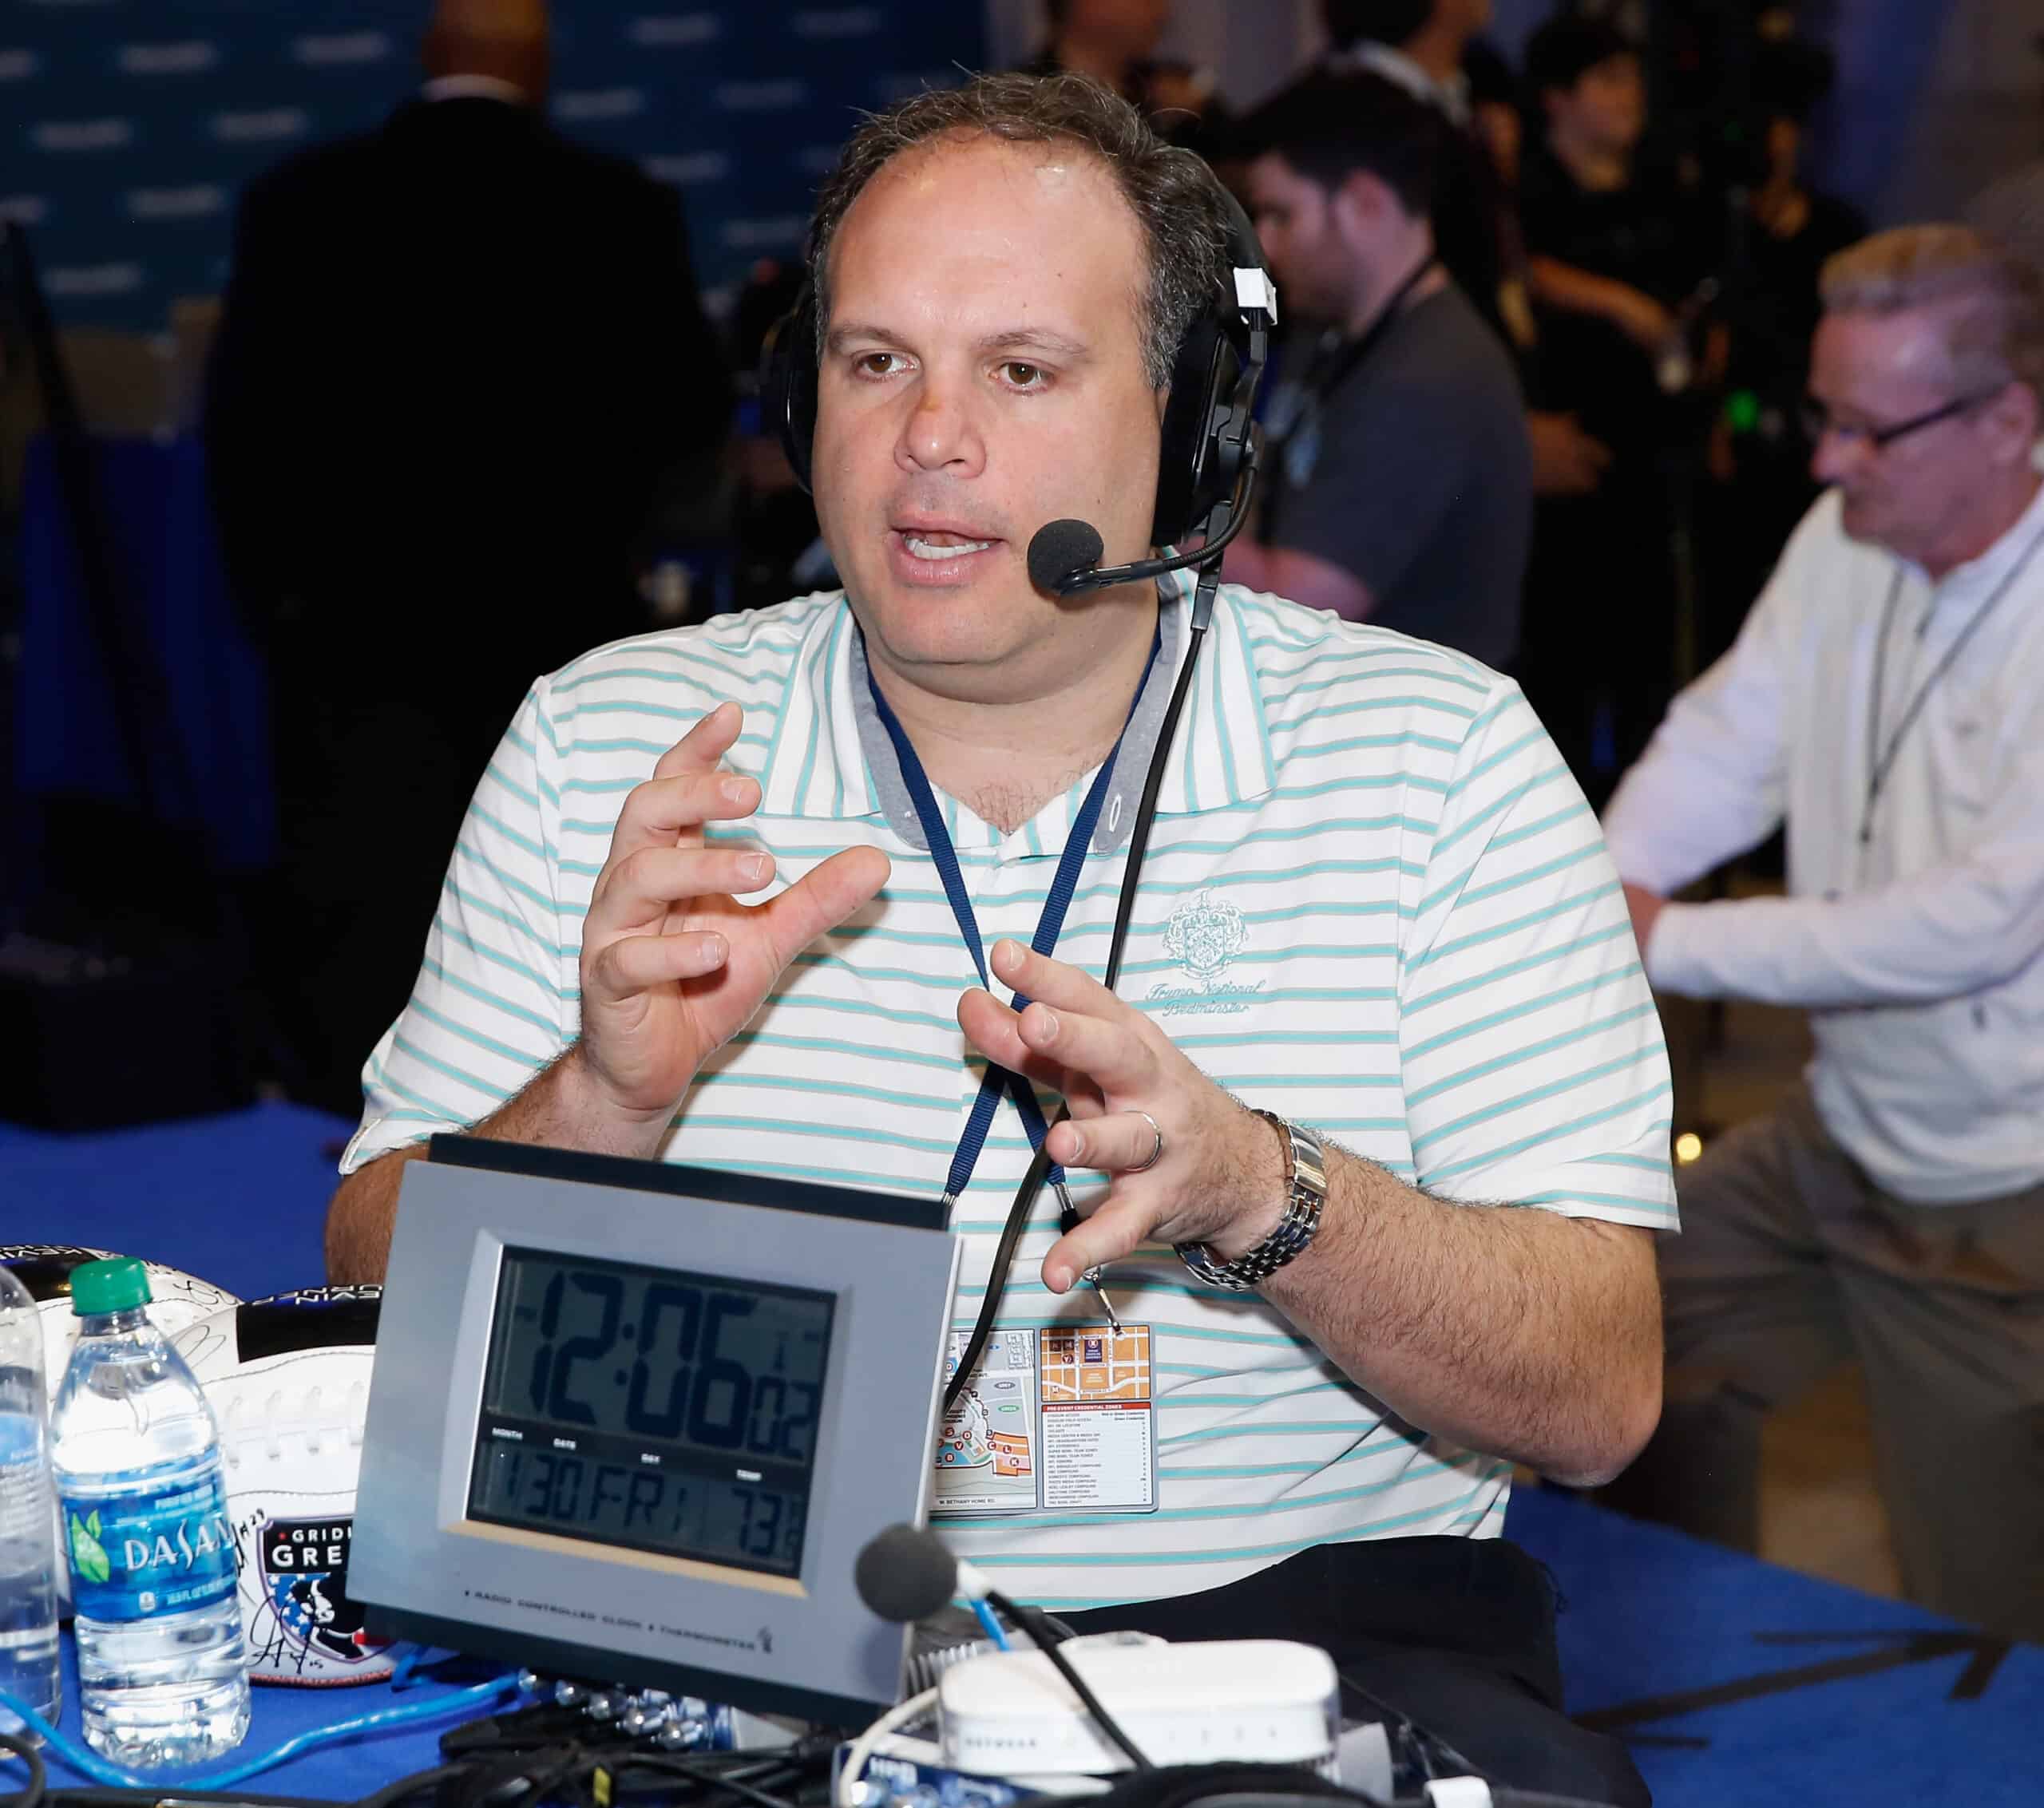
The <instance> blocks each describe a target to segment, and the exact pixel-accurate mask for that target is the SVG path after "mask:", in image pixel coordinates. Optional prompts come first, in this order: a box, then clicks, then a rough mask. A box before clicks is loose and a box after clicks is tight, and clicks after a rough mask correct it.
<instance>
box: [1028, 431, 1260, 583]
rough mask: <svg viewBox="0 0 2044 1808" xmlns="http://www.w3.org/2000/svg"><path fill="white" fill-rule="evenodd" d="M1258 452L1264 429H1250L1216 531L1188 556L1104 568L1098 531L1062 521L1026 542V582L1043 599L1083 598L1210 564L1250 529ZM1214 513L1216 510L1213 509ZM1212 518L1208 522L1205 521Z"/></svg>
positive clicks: (1087, 523) (1174, 555) (1085, 524)
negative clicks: (1230, 496)
mask: <svg viewBox="0 0 2044 1808" xmlns="http://www.w3.org/2000/svg"><path fill="white" fill-rule="evenodd" d="M1262 450H1263V429H1262V428H1261V427H1258V426H1255V425H1252V426H1251V427H1250V429H1249V433H1248V436H1247V442H1246V445H1244V447H1243V449H1242V470H1241V474H1240V477H1238V480H1237V482H1236V485H1235V490H1234V497H1233V500H1232V501H1231V502H1230V505H1229V508H1228V511H1227V514H1226V517H1225V520H1224V522H1223V524H1222V527H1221V528H1220V530H1219V532H1217V533H1215V534H1214V535H1213V536H1212V537H1211V538H1210V539H1208V540H1206V541H1204V542H1203V543H1202V544H1201V545H1199V546H1198V547H1197V548H1194V550H1193V551H1192V552H1175V553H1172V554H1171V555H1169V556H1167V557H1165V558H1162V559H1139V560H1135V563H1133V564H1127V565H1103V564H1099V562H1098V561H1099V556H1100V555H1101V553H1102V552H1104V551H1105V550H1106V547H1105V544H1104V543H1103V541H1102V540H1101V538H1100V530H1099V528H1096V527H1095V526H1094V525H1093V524H1092V523H1091V522H1090V521H1080V520H1073V519H1072V518H1071V517H1069V516H1067V517H1066V518H1065V519H1064V520H1056V521H1052V522H1050V523H1048V524H1046V525H1045V526H1043V527H1040V528H1037V529H1036V533H1035V534H1034V536H1032V538H1031V540H1030V541H1029V556H1028V564H1029V581H1030V583H1032V584H1034V585H1035V586H1036V588H1037V589H1039V590H1040V591H1044V592H1045V593H1046V594H1048V593H1050V592H1051V591H1056V593H1057V594H1058V595H1060V596H1083V595H1084V594H1085V593H1086V592H1087V591H1089V590H1107V589H1109V588H1111V587H1112V586H1114V585H1115V584H1135V583H1137V582H1139V581H1141V580H1145V579H1151V578H1160V577H1162V576H1163V575H1164V574H1165V573H1166V572H1182V571H1184V570H1185V569H1186V568H1187V567H1189V566H1192V565H1201V566H1206V565H1209V564H1210V563H1211V561H1212V560H1214V559H1215V558H1216V557H1217V556H1218V555H1219V554H1220V553H1221V552H1222V551H1223V550H1224V549H1225V548H1226V546H1227V544H1228V543H1229V541H1230V540H1233V539H1234V537H1235V536H1236V535H1237V534H1238V533H1240V532H1242V529H1243V528H1245V527H1246V526H1247V525H1248V524H1249V508H1248V507H1247V503H1248V500H1249V496H1250V492H1251V491H1252V490H1253V489H1254V487H1255V483H1256V468H1257V465H1258V461H1259V459H1260V457H1261V456H1262ZM1218 512H1219V511H1218V509H1217V510H1216V513H1217V514H1218ZM1213 518H1214V517H1213V516H1209V517H1208V519H1209V520H1212V519H1213Z"/></svg>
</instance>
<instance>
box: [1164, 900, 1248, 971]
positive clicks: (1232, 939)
mask: <svg viewBox="0 0 2044 1808" xmlns="http://www.w3.org/2000/svg"><path fill="white" fill-rule="evenodd" d="M1248 936H1249V930H1248V928H1247V926H1246V925H1245V924H1244V923H1243V922H1242V912H1240V911H1238V909H1236V908H1235V907H1234V905H1233V904H1227V903H1225V902H1224V903H1222V904H1216V903H1214V894H1213V893H1212V892H1199V893H1198V895H1197V896H1195V897H1194V899H1193V900H1192V902H1191V903H1190V904H1180V905H1179V906H1178V908H1177V909H1176V910H1175V911H1173V912H1171V920H1170V921H1169V922H1168V923H1167V924H1165V925H1164V952H1165V953H1167V955H1170V956H1171V959H1174V960H1175V961H1177V962H1178V963H1179V964H1180V965H1182V967H1184V968H1185V970H1186V972H1188V973H1189V974H1190V975H1192V977H1193V978H1194V979H1197V980H1198V982H1199V983H1201V984H1202V986H1210V985H1212V984H1213V983H1214V982H1215V981H1217V980H1218V979H1220V978H1221V976H1222V975H1223V974H1224V973H1226V971H1228V963H1229V962H1230V961H1231V960H1233V959H1234V958H1235V956H1236V955H1238V954H1240V953H1241V952H1242V944H1243V942H1244V941H1246V940H1247V939H1248Z"/></svg>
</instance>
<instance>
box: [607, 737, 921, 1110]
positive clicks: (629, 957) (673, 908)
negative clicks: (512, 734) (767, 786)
mask: <svg viewBox="0 0 2044 1808" xmlns="http://www.w3.org/2000/svg"><path fill="white" fill-rule="evenodd" d="M742 720H743V718H742V714H741V712H740V711H739V707H738V706H737V705H736V704H735V703H723V704H720V705H719V706H718V707H717V708H716V709H715V710H712V711H711V713H710V714H708V715H707V716H705V717H704V718H703V719H702V720H701V721H700V722H698V723H696V725H695V726H694V727H693V728H691V730H689V731H688V732H687V734H685V735H683V737H682V738H681V739H680V740H679V741H678V742H675V745H674V746H672V747H671V748H669V749H668V750H667V752H666V753H664V754H662V755H661V756H660V764H659V765H658V766H656V767H655V768H654V769H653V776H652V777H651V778H650V779H648V781H646V782H645V783H644V785H640V786H639V787H638V788H637V789H636V790H634V791H633V792H632V793H631V795H630V796H629V797H627V798H626V799H625V800H624V809H622V810H621V811H620V812H619V813H618V818H617V827H616V831H615V832H614V833H613V834H612V837H611V845H610V855H609V857H608V859H607V860H605V861H604V868H603V871H602V872H600V873H599V874H598V875H597V876H596V888H595V890H594V892H592V895H591V896H590V900H589V912H588V918H587V919H586V920H585V921H584V925H583V932H582V959H581V977H582V1037H581V1041H580V1043H579V1044H578V1045H577V1047H576V1059H577V1060H578V1061H579V1062H580V1065H581V1067H582V1069H583V1071H584V1074H585V1075H586V1077H587V1078H588V1080H589V1081H590V1082H592V1084H593V1085H594V1086H596V1089H597V1091H598V1094H599V1096H600V1098H601V1099H602V1100H603V1102H604V1104H605V1105H606V1106H608V1108H609V1109H610V1110H612V1111H614V1112H616V1114H619V1115H620V1116H623V1117H626V1118H633V1119H637V1120H640V1121H644V1122H648V1123H650V1122H655V1121H657V1122H660V1123H662V1124H664V1123H665V1122H666V1120H667V1117H668V1116H669V1114H671V1112H672V1111H673V1110H674V1108H675V1105H676V1103H677V1102H679V1099H680V1098H681V1096H682V1094H683V1093H684V1092H686V1091H687V1090H688V1085H689V1082H690V1081H691V1080H692V1079H693V1078H695V1072H696V1070H697V1069H698V1068H699V1067H700V1066H702V1064H703V1062H704V1061H705V1060H706V1059H707V1058H708V1057H709V1056H710V1055H711V1054H713V1053H715V1051H716V1050H718V1049H719V1048H721V1047H722V1046H723V1045H724V1043H725V1042H728V1041H729V1040H730V1039H731V1037H733V1036H734V1035H736V1034H737V1033H738V1032H739V1031H740V1030H742V1029H743V1028H744V1027H745V1025H746V1023H747V1022H748V1021H749V1020H750V1019H751V1016H752V1015H753V1013H754V1012H755V1011H757V1010H758V1009H759V1007H760V1005H761V1004H762V1003H763V1002H764V1000H765V999H766V997H767V992H768V991H770V989H771V988H772V987H773V984H774V981H775V980H776V979H778V978H779V977H780V975H781V973H782V970H783V969H784V968H786V966H787V964H788V963H789V962H790V961H791V960H793V959H794V957H795V956H796V955H798V954H799V953H800V952H801V951H802V949H804V948H806V947H807V946H808V945H809V944H810V943H811V942H812V941H814V940H815V939H816V937H817V936H820V935H822V933H824V932H825V931H826V930H830V929H834V928H837V927H838V925H839V924H842V922H844V920H846V918H847V917H849V916H850V915H851V914H852V912H854V911H855V910H857V909H858V908H859V907H860V906H861V905H862V904H865V903H866V902H867V901H868V900H869V899H871V898H872V897H873V896H874V894H875V893H877V892H878V891H879V889H880V888H881V886H882V885H883V884H885V883H886V880H887V872H888V865H887V857H886V856H885V854H883V853H881V852H880V850H879V849H877V848H847V849H845V850H844V851H843V852H842V853H836V854H833V855H832V856H831V857H830V859H828V860H825V861H824V862H823V863H822V864H821V865H819V866H818V867H816V868H814V869H813V870H812V871H810V872H809V873H808V874H807V875H806V876H805V877H803V878H802V879H801V880H798V881H797V882H796V883H795V884H792V885H790V886H789V887H788V888H787V889H786V891H784V892H782V893H781V894H780V896H778V897H776V898H774V899H773V900H771V901H770V902H769V903H767V904H741V903H740V902H739V898H740V896H743V895H744V894H745V893H747V892H757V891H760V890H762V889H763V888H765V887H766V886H767V885H768V884H770V883H771V882H772V880H773V877H774V860H773V857H772V856H771V855H770V854H767V853H763V852H762V851H760V850H759V849H756V848H739V847H727V846H711V845H707V843H706V841H705V838H704V836H703V825H705V824H706V823H711V822H721V821H734V820H736V819H739V818H742V817H749V816H751V814H752V813H753V812H754V811H755V809H758V808H759V782H758V781H757V780H755V779H751V778H743V777H738V776H737V775H736V774H735V773H730V772H727V771H725V770H723V769H721V768H720V767H719V764H718V762H719V761H720V760H721V759H722V758H723V756H724V754H726V753H727V752H728V751H729V750H730V749H731V745H732V743H733V742H735V741H736V740H737V739H738V734H739V726H740V725H741V722H742Z"/></svg>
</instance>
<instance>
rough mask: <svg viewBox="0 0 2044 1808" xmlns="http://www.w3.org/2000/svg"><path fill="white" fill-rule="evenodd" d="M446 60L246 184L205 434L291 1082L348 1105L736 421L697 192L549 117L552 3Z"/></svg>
mask: <svg viewBox="0 0 2044 1808" xmlns="http://www.w3.org/2000/svg"><path fill="white" fill-rule="evenodd" d="M425 65H426V73H427V75H428V77H429V80H428V81H427V82H426V86H425V88H424V89H423V91H422V93H420V94H419V95H418V97H415V98H414V99H412V100H410V101H407V102H406V103H405V104H404V105H402V106H400V107H399V108H398V109H397V111H396V112H395V113H394V114H392V116H391V117H390V119H389V120H388V121H386V122H385V123H384V125H382V127H381V128H380V129H377V130H375V131H373V132H370V133H364V134H362V135H360V136H354V137H350V138H346V139H343V140H339V141H338V142H335V143H332V144H326V145H323V146H320V147H318V148H314V149H312V150H310V151H308V152H303V153H302V154H300V155H299V156H294V157H292V158H291V159H290V160H287V162H286V163H284V164H283V165H281V166H280V167H279V168H276V169H274V170H272V171H271V172H267V174H265V175H264V176H262V177H260V178H259V179H258V180H255V181H254V182H252V184H250V185H249V187H248V191H247V192H246V193H245V195H244V197H243V200H242V202H241V207H240V216H239V218H238V220H237V223H236V239H235V248H234V261H233V266H232V274H231V275H230V278H229V280H228V286H227V292H226V295H225V298H224V304H223V309H222V316H221V321H220V330H219V334H218V337H217V338H216V342H215V346H214V350H213V354H212V362H211V367H210V371H209V378H208V398H207V405H206V410H205V418H204V432H205V437H206V441H207V447H208V457H209V461H210V468H211V471H212V487H213V500H214V510H215V515H216V520H217V523H218V527H219V531H220V541H221V549H222V552H223V556H224V559H225V561H226V564H227V568H228V577H229V580H230V582H231V584H232V588H233V590H234V592H235V595H236V600H237V603H238V606H239V607H240V611H241V613H242V615H243V618H244V620H245V622H246V623H247V624H248V627H249V629H250V631H251V632H252V635H254V637H255V639H256V640H257V641H258V643H259V644H260V645H262V646H263V647H264V648H265V649H266V650H267V652H268V654H269V656H270V661H271V675H272V680H273V688H274V698H273V703H274V738H275V758H276V770H277V777H278V789H279V804H280V813H281V824H280V826H281V831H282V835H281V839H282V844H283V857H282V860H281V864H280V868H279V873H278V875H277V883H278V888H279V896H277V897H276V898H275V900H273V901H272V903H271V908H267V909H266V910H265V911H264V912H263V913H262V916H263V920H265V921H266V922H267V923H268V924H271V925H272V926H273V928H272V930H271V932H270V933H268V934H267V935H263V936H259V938H258V940H259V942H264V943H267V947H259V948H258V951H257V953H258V958H259V962H260V963H261V965H262V967H263V970H264V971H265V972H266V973H267V980H266V983H265V987H264V989H265V991H266V993H267V998H268V1001H269V1003H270V1007H271V1015H272V1016H273V1018H274V1019H275V1028H276V1031H277V1032H278V1040H279V1042H280V1043H281V1045H282V1046H281V1049H280V1050H279V1054H280V1061H279V1066H280V1067H281V1068H282V1070H283V1074H284V1077H285V1079H286V1083H287V1086H288V1087H289V1088H290V1090H291V1091H292V1092H293V1093H294V1094H295V1095H297V1096H301V1097H303V1098H306V1099H307V1100H308V1101H310V1102H316V1103H319V1104H321V1105H323V1106H327V1107H328V1108H330V1109H333V1110H342V1111H345V1112H347V1113H349V1114H353V1113H355V1112H356V1111H357V1110H359V1108H360V1088H359V1080H358V1062H360V1059H361V1051H362V1049H364V1048H366V1047H368V1046H371V1045H372V1044H374V1042H376V1040H377V1038H378V1035H380V1034H381V1032H382V1030H383V1028H384V1027H385V1026H386V1025H387V1024H388V1023H390V1021H391V1019H394V1017H395V1016H396V1015H397V1013H398V1010H399V1009H400V1007H402V1005H403V1003H404V1000H405V998H406V995H407V993H408V992H409V991H410V987H411V983H412V981H413V979H414V977H415V975H416V973H417V971H418V960H419V951H420V948H421V944H422V937H423V927H424V925H425V924H426V923H427V922H429V921H430V919H431V917H432V915H433V912H434V908H435V906H436V900H438V902H439V903H440V904H442V906H443V907H445V906H446V904H447V903H448V900H444V899H442V897H441V892H442V877H443V874H445V873H446V848H447V845H448V844H449V842H450V839H451V837H452V836H453V834H454V831H455V830H456V829H458V827H459V825H460V822H461V817H462V815H463V813H464V812H465V809H466V808H467V805H468V802H469V794H470V792H471V790H472V789H473V785H474V783H475V781H476V779H477V775H478V774H479V773H480V772H481V769H482V766H483V764H484V762H485V761H486V760H487V759H488V758H489V753H490V750H491V749H492V748H493V746H495V745H496V742H497V738H498V736H499V735H500V734H501V731H502V730H503V727H504V725H505V722H508V721H509V719H510V718H511V716H512V714H513V712H514V711H515V710H517V706H518V704H519V702H520V701H521V698H522V697H523V696H524V694H525V690H526V688H527V686H528V684H529V682H530V680H531V678H532V677H533V675H534V674H535V673H538V672H542V671H550V670H552V669H553V667H557V666H558V665H560V664H561V663H562V662H563V661H564V660H566V659H569V658H571V657H572V656H573V655H575V654H576V652H578V651H580V650H582V649H583V648H585V647H588V645H589V644H590V643H591V642H592V641H593V640H603V639H613V638H616V637H617V636H620V635H624V634H627V633H629V632H632V631H635V630H636V629H637V628H639V627H642V626H643V625H644V619H643V611H642V607H641V605H640V602H639V599H638V597H637V595H636V588H635V584H634V573H633V554H634V550H635V542H636V540H638V538H639V536H640V535H641V533H642V532H644V529H645V528H646V526H647V524H648V520H649V516H650V515H651V514H652V510H653V508H654V506H655V504H656V498H657V497H660V495H661V493H663V489H664V485H672V484H674V483H675V482H677V481H686V477H687V474H688V473H691V471H693V472H695V473H702V474H703V475H704V476H705V477H707V473H708V472H709V471H710V470H711V469H712V467H713V465H714V461H715V456H716V452H717V449H718V446H719V443H720V442H721V441H722V439H723V435H724V433H725V430H726V428H727V422H728V418H729V414H730V407H731V382H730V374H729V368H728V362H727V358H725V356H724V354H723V351H722V350H721V348H720V346H719V342H718V340H717V338H716V337H715V334H714V333H713V331H712V330H711V326H710V325H709V323H708V322H707V320H706V319H705V318H704V315H703V309H702V306H701V303H700V299H699V295H698V294H697V290H696V285H695V278H694V275H693V272H692V271H691V266H690V261H689V255H688V249H687V236H686V232H685V229H684V226H683V217H682V212H681V208H680V204H679V199H678V197H677V196H675V193H674V192H672V191H671V189H668V188H664V187H663V186H661V185H660V184H656V183H655V182H654V181H652V180H651V179H649V178H648V177H647V176H644V175H643V174H642V173H640V172H639V171H638V170H637V169H636V168H634V167H632V165H631V164H628V163H626V162H624V161H622V160H618V159H615V158H612V157H609V156H601V155H599V154H597V153H596V152H592V151H589V150H586V149H584V148H580V147H579V146H577V145H575V144H570V143H568V141H566V140H564V139H563V138H561V136H558V135H557V133H554V132H553V130H552V129H550V128H549V126H548V125H547V124H546V122H545V120H544V119H543V118H542V117H541V113H540V111H539V105H540V102H541V99H542V97H543V96H544V94H545V88H546V81H547V70H548V34H547V17H546V10H545V3H544V0H441V3H440V4H439V5H438V7H437V9H436V11H435V13H434V18H433V22H432V24H431V26H430V29H429V30H428V33H427V35H426V44H425ZM450 884H458V875H452V876H450ZM451 896H454V894H451V893H450V897H451ZM536 958H545V957H544V956H538V955H536Z"/></svg>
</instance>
